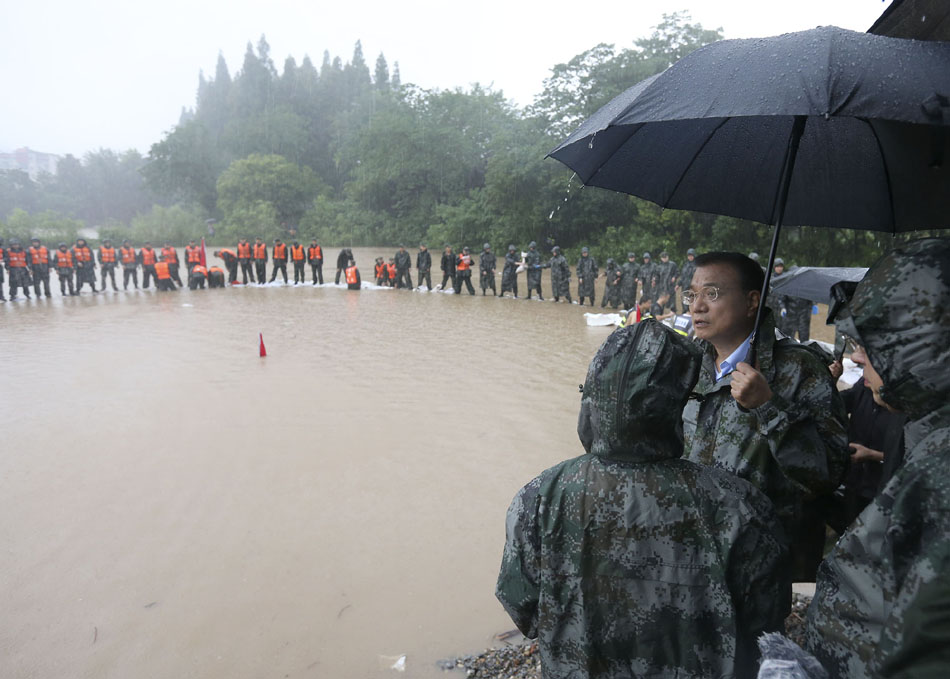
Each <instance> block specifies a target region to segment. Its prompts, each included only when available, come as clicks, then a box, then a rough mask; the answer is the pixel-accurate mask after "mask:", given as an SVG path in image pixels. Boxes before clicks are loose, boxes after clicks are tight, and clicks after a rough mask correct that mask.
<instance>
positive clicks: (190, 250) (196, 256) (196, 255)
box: [185, 245, 201, 264]
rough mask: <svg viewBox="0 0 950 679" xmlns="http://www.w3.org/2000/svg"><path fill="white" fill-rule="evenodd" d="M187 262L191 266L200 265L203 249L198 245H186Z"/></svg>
mask: <svg viewBox="0 0 950 679" xmlns="http://www.w3.org/2000/svg"><path fill="white" fill-rule="evenodd" d="M185 261H187V262H188V263H189V264H198V263H199V262H200V261H201V248H199V247H198V246H197V245H186V246H185Z"/></svg>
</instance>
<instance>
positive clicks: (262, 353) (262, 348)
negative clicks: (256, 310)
mask: <svg viewBox="0 0 950 679" xmlns="http://www.w3.org/2000/svg"><path fill="white" fill-rule="evenodd" d="M259 336H260V338H261V356H267V349H265V348H264V333H260V334H259Z"/></svg>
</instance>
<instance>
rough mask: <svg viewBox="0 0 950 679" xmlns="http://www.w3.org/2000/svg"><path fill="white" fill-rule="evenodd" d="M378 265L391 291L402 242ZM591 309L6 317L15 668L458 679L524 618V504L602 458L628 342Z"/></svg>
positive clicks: (0, 572)
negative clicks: (507, 604) (517, 505)
mask: <svg viewBox="0 0 950 679" xmlns="http://www.w3.org/2000/svg"><path fill="white" fill-rule="evenodd" d="M336 251H337V250H336V249H334V248H327V262H328V266H327V267H326V268H325V277H327V278H328V280H329V281H330V282H331V283H332V278H333V274H334V266H333V264H334V262H335V259H336ZM355 254H356V257H357V262H358V264H359V265H360V267H361V271H362V273H363V276H364V279H366V280H369V279H370V277H371V275H372V273H371V271H372V262H373V259H374V258H375V257H376V256H377V255H383V254H385V255H387V257H388V256H391V255H392V251H391V250H390V249H386V250H381V249H359V248H357V249H355ZM438 256H439V254H438V253H437V252H436V253H434V257H435V259H436V260H438ZM413 260H414V257H413ZM546 273H547V272H546ZM291 275H292V273H291ZM308 277H309V268H308ZM413 277H414V278H415V270H413ZM433 277H434V278H435V275H434V276H433ZM55 278H56V277H55V276H53V279H54V290H57V289H58V285H57V284H56V282H55ZM520 279H521V280H520V285H521V286H522V287H523V286H524V275H523V274H522V276H521V277H520ZM439 280H441V277H440V278H439ZM436 282H438V281H436ZM499 283H500V281H499ZM120 287H121V283H120ZM549 289H550V286H549V282H548V278H547V276H545V279H544V290H545V294H547V292H548V291H549ZM522 294H523V293H522ZM598 294H600V287H598ZM598 300H599V297H598ZM584 311H588V308H586V307H584V308H581V307H578V306H577V305H573V306H569V305H566V304H563V303H562V304H559V305H556V304H552V303H540V302H536V301H531V302H527V301H524V300H511V299H505V300H499V299H495V298H493V297H487V298H485V297H482V296H481V295H480V293H479V295H478V296H476V297H474V298H473V297H470V296H469V295H468V294H467V293H466V294H463V295H448V294H439V293H431V294H430V293H421V292H408V291H402V290H364V291H362V292H350V291H347V290H345V289H339V288H335V287H332V286H326V287H317V288H314V287H313V286H311V285H309V284H307V285H305V286H298V287H296V288H295V287H293V286H290V287H263V288H261V287H256V286H248V287H247V288H241V287H235V288H231V289H226V290H204V291H196V292H190V291H188V290H187V289H186V290H182V291H180V292H177V293H162V294H159V293H156V292H154V291H147V292H130V293H124V292H121V291H120V292H118V293H113V292H111V291H110V292H106V293H101V294H98V295H91V294H89V293H88V292H85V293H84V294H83V295H82V296H81V297H75V298H65V299H64V298H62V297H60V296H59V294H58V291H55V292H54V297H53V298H52V299H49V300H47V299H42V300H33V301H31V302H25V301H19V302H16V303H7V304H5V305H2V306H0V353H2V356H3V359H4V361H3V363H4V368H3V374H4V380H3V382H4V384H3V401H2V404H3V411H4V415H5V423H4V427H3V429H4V432H3V440H4V445H3V447H2V455H0V517H2V519H0V542H2V544H3V549H2V551H0V620H2V624H0V658H2V660H0V665H2V671H0V674H2V675H3V676H4V677H16V678H25V677H43V678H51V677H53V678H56V677H63V678H66V677H69V678H73V677H97V678H98V677H123V678H124V677H175V678H180V677H202V678H206V677H221V678H225V677H227V678H232V677H329V678H349V677H357V678H359V677H381V676H394V677H395V676H408V677H418V678H422V679H425V678H428V677H440V676H443V672H442V670H441V669H439V668H438V666H437V665H436V662H437V661H438V660H439V659H442V658H448V657H453V656H457V655H463V654H470V653H473V652H478V651H480V650H481V649H483V648H484V647H485V646H487V645H490V644H491V643H492V640H493V635H495V634H497V633H499V632H504V631H507V630H510V629H511V628H512V627H513V625H512V624H511V622H510V620H509V619H508V617H507V616H506V614H505V613H504V612H503V610H502V608H501V606H500V605H499V604H498V603H497V602H496V600H495V598H494V595H493V590H494V582H495V577H496V574H497V569H498V565H499V562H500V558H501V550H502V547H503V544H504V517H505V510H506V509H507V506H508V503H509V501H510V500H511V498H512V496H513V495H514V493H515V492H516V491H517V489H518V488H519V487H520V486H521V485H522V484H524V483H525V482H526V481H528V480H529V479H530V478H531V477H533V476H534V475H535V474H537V473H538V472H540V471H541V470H543V469H545V468H547V467H549V466H551V465H553V464H555V463H557V462H559V461H560V460H562V459H565V458H568V457H573V456H575V455H578V454H580V453H581V452H582V449H581V447H580V444H579V443H578V440H577V434H576V429H575V427H576V422H577V409H578V405H579V394H578V389H577V385H578V384H579V383H581V382H583V380H584V376H585V373H586V369H587V365H588V363H589V361H590V359H591V357H592V356H593V354H594V352H595V351H596V349H597V347H598V346H599V345H600V343H601V342H602V341H603V340H604V338H605V337H606V336H607V334H608V333H609V332H610V329H609V328H599V327H588V326H587V325H586V323H585V321H584V317H583V312H584ZM597 311H600V309H599V308H598V309H597ZM259 332H263V335H264V341H265V343H266V346H267V350H268V356H267V357H266V358H263V359H262V358H259V357H258V333H259ZM402 655H406V656H407V658H406V668H407V671H406V673H405V674H404V675H398V674H397V673H396V672H395V671H394V670H392V669H390V666H391V665H392V664H393V663H394V662H395V661H396V659H397V658H398V657H399V656H402Z"/></svg>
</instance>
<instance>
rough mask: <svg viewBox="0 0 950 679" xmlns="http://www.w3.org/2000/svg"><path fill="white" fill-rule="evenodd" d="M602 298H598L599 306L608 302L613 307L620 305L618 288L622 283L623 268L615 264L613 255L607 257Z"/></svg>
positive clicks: (603, 305) (601, 306)
mask: <svg viewBox="0 0 950 679" xmlns="http://www.w3.org/2000/svg"><path fill="white" fill-rule="evenodd" d="M604 277H605V278H606V279H607V280H606V281H605V282H604V298H603V299H602V300H600V308H601V309H603V308H604V307H605V306H607V305H608V304H610V306H611V307H613V308H614V309H616V308H618V307H619V306H620V289H621V286H622V285H623V269H621V268H620V267H619V266H617V263H616V262H615V261H614V258H613V257H608V258H607V268H606V269H604Z"/></svg>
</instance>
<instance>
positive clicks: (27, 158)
mask: <svg viewBox="0 0 950 679" xmlns="http://www.w3.org/2000/svg"><path fill="white" fill-rule="evenodd" d="M58 164H59V156H57V155H55V154H53V153H41V152H40V151H33V150H32V149H29V148H27V147H25V146H24V147H23V148H20V149H17V150H16V151H14V152H13V153H6V152H3V151H0V170H23V171H24V172H26V173H27V174H28V175H30V179H36V178H37V177H38V176H39V175H40V173H41V172H49V173H50V174H56V166H57V165H58Z"/></svg>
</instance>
